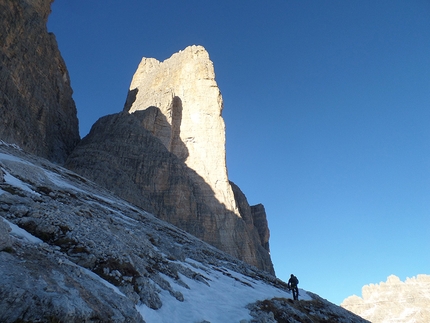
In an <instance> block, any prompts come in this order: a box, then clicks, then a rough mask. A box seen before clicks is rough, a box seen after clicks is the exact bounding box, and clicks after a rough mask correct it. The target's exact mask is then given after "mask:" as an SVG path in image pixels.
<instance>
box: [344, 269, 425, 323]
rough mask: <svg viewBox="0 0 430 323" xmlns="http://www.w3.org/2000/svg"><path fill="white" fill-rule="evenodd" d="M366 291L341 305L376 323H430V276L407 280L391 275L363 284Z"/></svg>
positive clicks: (419, 276)
mask: <svg viewBox="0 0 430 323" xmlns="http://www.w3.org/2000/svg"><path fill="white" fill-rule="evenodd" d="M362 294H363V295H362V297H358V296H356V295H354V296H350V297H348V298H346V299H345V300H344V301H343V302H342V304H341V306H342V307H343V308H346V309H347V310H349V311H351V312H353V313H356V314H357V315H360V316H362V317H364V318H366V319H368V320H369V321H371V322H374V323H389V322H402V323H426V322H430V275H417V276H416V277H412V278H407V279H406V280H405V281H404V282H402V281H401V280H400V279H399V277H397V276H395V275H391V276H389V277H388V278H387V281H386V282H381V283H380V284H370V285H365V286H363V291H362Z"/></svg>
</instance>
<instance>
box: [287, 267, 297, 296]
mask: <svg viewBox="0 0 430 323" xmlns="http://www.w3.org/2000/svg"><path fill="white" fill-rule="evenodd" d="M298 284H299V280H298V279H297V277H296V276H294V275H293V274H291V277H290V279H289V280H288V289H289V290H292V291H293V299H294V300H295V301H296V300H298V299H299V288H298V287H297V285H298Z"/></svg>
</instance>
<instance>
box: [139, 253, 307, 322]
mask: <svg viewBox="0 0 430 323" xmlns="http://www.w3.org/2000/svg"><path fill="white" fill-rule="evenodd" d="M186 263H187V264H188V266H189V267H190V269H193V270H194V271H196V270H197V271H198V272H199V273H200V274H201V275H202V276H203V277H206V278H207V279H206V283H204V282H200V281H196V280H193V279H189V278H187V277H185V276H183V275H181V280H182V281H183V282H185V283H186V284H187V285H188V288H186V287H184V286H181V285H178V284H177V282H176V281H175V280H173V279H172V278H170V277H167V276H165V277H164V278H165V279H166V280H167V281H169V283H170V284H171V285H172V286H175V287H174V288H175V289H176V290H179V291H180V292H181V293H182V294H183V295H184V301H183V302H179V301H178V300H176V299H175V298H174V297H172V296H171V295H170V294H169V293H168V292H162V293H161V299H162V302H163V307H162V308H161V309H159V310H152V309H149V308H148V307H146V306H144V305H140V306H137V309H138V310H139V312H140V313H142V316H143V318H144V319H145V320H147V321H148V322H160V323H171V322H184V323H185V322H203V321H208V322H214V323H215V322H240V321H241V320H246V321H247V320H251V319H252V317H251V316H250V314H249V309H247V308H246V306H247V305H248V304H251V303H254V302H256V301H258V300H265V299H271V298H274V297H279V298H287V299H292V295H291V293H289V292H286V291H283V290H280V289H278V288H275V287H273V286H270V285H267V284H265V283H263V282H261V281H257V280H254V279H251V278H249V277H247V276H244V275H242V274H239V273H236V272H233V271H231V270H228V269H218V270H214V269H208V268H205V269H202V268H196V266H200V267H201V264H194V261H193V260H191V259H187V260H186ZM193 264H194V266H193ZM299 299H301V300H308V301H309V300H311V297H310V296H308V294H307V293H306V292H305V291H304V290H300V296H299Z"/></svg>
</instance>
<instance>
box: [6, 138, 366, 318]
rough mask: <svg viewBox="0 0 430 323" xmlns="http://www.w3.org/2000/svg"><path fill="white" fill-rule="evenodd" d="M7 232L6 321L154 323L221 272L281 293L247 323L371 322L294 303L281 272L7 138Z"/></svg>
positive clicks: (254, 310) (255, 309) (331, 308)
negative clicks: (210, 242) (158, 315)
mask: <svg viewBox="0 0 430 323" xmlns="http://www.w3.org/2000/svg"><path fill="white" fill-rule="evenodd" d="M0 237H1V239H0V277H1V278H0V279H1V284H0V321H1V322H144V321H147V322H151V320H150V319H148V317H146V316H145V315H144V314H145V313H157V311H158V312H159V311H161V310H162V309H165V308H167V307H168V306H170V307H172V306H173V307H175V306H176V307H178V308H180V307H181V306H185V304H186V303H187V297H190V296H188V295H190V293H197V294H198V293H199V290H198V288H193V287H191V286H194V285H193V284H197V286H206V287H205V288H207V287H210V286H215V280H216V278H215V277H214V275H213V274H212V273H214V272H216V273H218V275H220V276H222V277H224V278H226V279H230V280H231V281H232V283H231V284H230V285H232V286H234V285H235V284H237V286H238V287H237V288H239V287H240V288H248V289H249V293H252V291H253V290H256V289H257V288H256V287H255V286H256V285H257V284H263V285H264V286H266V287H265V288H266V289H267V288H269V287H270V288H273V291H276V292H274V293H273V297H267V299H271V298H274V297H278V299H272V300H264V299H261V300H260V301H259V302H257V303H255V302H251V301H250V302H249V304H248V306H247V307H248V309H246V313H247V314H246V315H245V316H244V318H243V320H242V322H333V319H335V320H336V321H337V322H366V321H365V320H363V319H361V318H359V317H358V316H355V315H353V314H352V313H350V312H348V311H347V310H344V309H341V308H340V307H337V306H335V305H333V304H330V303H329V302H327V301H325V300H322V299H320V298H319V297H318V296H316V295H313V294H311V293H309V294H307V293H306V292H303V293H304V294H306V295H307V296H306V297H307V298H306V299H307V301H305V300H302V301H300V302H297V303H292V302H291V301H290V300H288V297H289V293H288V292H287V291H286V284H285V283H284V282H282V281H280V280H278V279H277V278H275V277H274V276H272V275H270V274H268V273H265V272H263V271H259V270H258V269H256V268H255V267H252V266H250V265H247V264H245V263H243V262H241V261H239V260H237V259H235V258H233V257H231V256H229V255H227V254H225V253H223V252H221V251H219V250H218V249H215V248H214V247H212V246H210V245H208V244H206V243H204V242H202V241H200V240H198V239H197V238H195V237H193V236H191V235H190V234H188V233H186V232H184V231H182V230H179V229H177V228H176V227H174V226H173V225H170V224H168V223H166V222H163V221H161V220H159V219H157V218H156V217H154V216H153V215H151V214H149V213H147V212H145V211H143V210H141V209H138V208H137V207H135V206H133V205H130V204H128V203H126V202H124V201H122V200H120V199H119V198H116V197H115V196H113V195H111V194H110V193H109V192H108V191H106V190H103V189H101V188H100V187H98V186H96V185H95V184H93V183H92V182H90V181H88V180H86V179H85V178H83V177H80V176H78V175H76V174H75V173H72V172H70V171H68V170H66V169H64V168H61V167H59V166H57V165H54V164H52V163H50V162H48V161H46V160H44V159H41V158H37V157H34V156H33V155H30V154H27V153H24V152H23V151H21V150H19V149H17V147H13V146H10V145H7V144H4V143H2V144H0ZM238 277H239V278H238ZM254 285H255V286H254ZM232 288H234V287H232ZM243 294H244V295H246V294H248V292H246V293H243ZM277 295H284V297H279V296H277ZM187 306H190V305H187ZM215 306H216V305H215ZM139 309H144V310H139ZM191 309H192V307H191ZM219 310H220V311H222V309H221V308H220V309H219ZM142 313H143V314H142ZM168 319H171V318H168ZM175 320H176V321H177V322H185V321H183V320H181V318H180V317H178V318H176V319H175ZM202 321H203V319H202ZM213 322H215V321H213Z"/></svg>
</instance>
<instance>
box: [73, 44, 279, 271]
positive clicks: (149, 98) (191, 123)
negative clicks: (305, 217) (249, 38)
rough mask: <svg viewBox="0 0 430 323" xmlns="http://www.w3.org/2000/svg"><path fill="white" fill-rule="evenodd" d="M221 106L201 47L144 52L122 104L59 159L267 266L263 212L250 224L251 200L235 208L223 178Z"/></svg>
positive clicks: (238, 254) (210, 240)
mask: <svg viewBox="0 0 430 323" xmlns="http://www.w3.org/2000/svg"><path fill="white" fill-rule="evenodd" d="M221 110H222V99H221V94H220V91H219V89H218V87H217V85H216V82H215V80H214V71H213V65H212V62H211V61H210V60H209V55H208V54H207V52H206V50H205V49H204V48H203V47H201V46H191V47H188V48H187V49H185V50H184V51H182V52H179V53H177V54H174V55H173V56H172V57H171V58H170V59H168V60H166V61H164V62H162V63H160V62H158V61H157V60H155V59H146V58H144V59H143V60H142V62H141V64H140V65H139V68H138V70H137V72H136V73H135V75H134V77H133V81H132V83H131V86H130V92H129V95H128V97H127V100H126V104H125V108H124V111H123V112H122V113H119V114H116V115H112V116H108V117H105V118H101V119H100V120H99V121H98V122H97V123H96V124H95V125H94V126H93V128H92V129H91V132H90V134H89V135H88V136H87V137H85V138H84V139H83V140H82V142H81V143H80V144H79V146H78V147H77V148H76V149H75V151H74V152H73V153H72V154H71V156H70V158H69V159H68V161H67V164H66V165H67V167H68V168H70V169H72V170H74V171H76V172H78V173H79V174H82V175H84V176H87V177H88V178H90V179H92V180H94V181H95V182H97V183H98V184H101V185H103V186H105V187H107V188H109V189H110V190H112V191H114V192H115V193H116V194H118V195H119V196H120V197H122V198H124V199H126V200H127V201H130V202H132V203H134V204H136V205H139V206H140V207H142V208H144V209H147V210H149V211H150V212H153V213H154V214H156V215H157V216H158V217H160V218H161V219H163V220H167V221H169V222H171V223H173V224H175V225H176V226H178V227H180V228H182V229H184V230H186V231H188V232H190V233H191V234H193V235H195V236H197V237H198V238H200V239H202V240H204V241H206V242H208V243H210V244H212V245H213V246H216V247H217V248H219V249H221V250H223V251H225V252H227V253H229V254H231V255H233V256H235V257H237V258H239V259H241V260H244V261H246V262H248V263H250V264H252V265H255V266H257V267H258V268H260V269H263V270H266V271H268V272H270V273H274V270H273V265H272V262H271V260H270V255H269V247H268V238H269V234H268V228H267V220H266V217H265V213H264V212H263V213H262V214H263V218H264V220H265V221H257V222H258V225H259V227H258V228H257V227H256V226H255V225H254V220H253V212H252V211H251V207H250V206H249V205H248V206H247V207H242V211H240V210H239V208H238V203H242V202H241V201H242V200H244V203H245V204H247V201H246V198H244V195H243V193H240V194H233V189H232V186H231V184H230V182H229V181H228V176H227V168H226V163H225V129H224V121H223V119H222V117H221ZM237 190H238V189H237ZM238 191H240V190H238ZM238 199H239V200H241V201H238ZM263 211H264V208H263ZM264 224H265V227H264Z"/></svg>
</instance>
